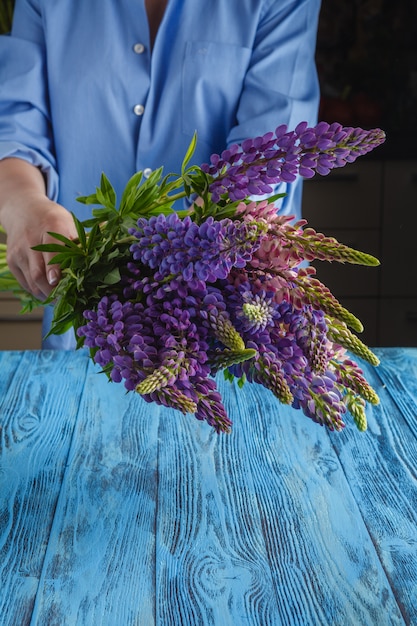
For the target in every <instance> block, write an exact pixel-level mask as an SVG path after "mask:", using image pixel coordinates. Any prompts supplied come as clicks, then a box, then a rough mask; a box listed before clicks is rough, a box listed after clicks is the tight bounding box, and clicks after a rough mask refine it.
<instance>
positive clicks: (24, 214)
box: [0, 158, 77, 300]
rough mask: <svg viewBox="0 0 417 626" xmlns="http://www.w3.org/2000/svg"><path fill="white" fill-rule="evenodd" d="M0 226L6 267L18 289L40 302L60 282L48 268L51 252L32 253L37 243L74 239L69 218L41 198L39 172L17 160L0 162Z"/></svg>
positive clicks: (52, 267)
mask: <svg viewBox="0 0 417 626" xmlns="http://www.w3.org/2000/svg"><path fill="white" fill-rule="evenodd" d="M0 197H1V203H0V222H1V224H2V225H3V227H4V229H5V231H6V233H7V263H8V265H9V268H10V270H11V272H12V273H13V274H14V276H15V277H16V278H17V280H18V281H19V283H20V284H21V285H22V287H23V288H24V289H25V290H26V291H29V292H30V293H32V294H33V295H34V296H35V297H36V298H38V299H40V300H44V299H45V298H46V297H47V296H48V295H49V293H50V292H51V290H52V289H53V287H55V285H57V284H58V282H59V279H60V272H59V267H58V266H57V265H49V261H50V260H51V258H52V257H53V256H54V253H51V252H36V251H34V250H32V247H33V246H36V245H38V244H40V243H51V242H54V243H57V241H56V239H53V237H51V236H50V235H48V232H56V233H61V234H62V235H65V236H66V237H68V238H70V239H71V238H76V237H77V231H76V228H75V225H74V222H73V219H72V216H71V214H70V213H69V211H67V210H66V209H65V208H64V207H62V206H61V205H59V204H57V203H56V202H52V201H51V200H49V198H47V196H46V195H45V184H44V180H43V176H42V174H41V172H40V171H39V170H38V169H37V168H35V167H34V166H32V165H30V164H28V163H26V162H24V161H21V160H19V159H14V158H10V159H4V160H3V161H1V162H0Z"/></svg>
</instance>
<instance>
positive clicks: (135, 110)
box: [133, 104, 145, 115]
mask: <svg viewBox="0 0 417 626" xmlns="http://www.w3.org/2000/svg"><path fill="white" fill-rule="evenodd" d="M144 112H145V107H144V106H143V104H135V106H134V107H133V113H134V114H135V115H143V114H144Z"/></svg>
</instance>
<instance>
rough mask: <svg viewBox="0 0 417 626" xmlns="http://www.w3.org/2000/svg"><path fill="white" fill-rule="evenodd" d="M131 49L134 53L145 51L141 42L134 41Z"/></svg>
mask: <svg viewBox="0 0 417 626" xmlns="http://www.w3.org/2000/svg"><path fill="white" fill-rule="evenodd" d="M133 50H134V52H136V54H143V52H145V46H144V45H143V43H135V45H134V46H133Z"/></svg>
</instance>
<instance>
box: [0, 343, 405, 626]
mask: <svg viewBox="0 0 417 626" xmlns="http://www.w3.org/2000/svg"><path fill="white" fill-rule="evenodd" d="M377 352H378V354H379V356H380V358H381V361H382V364H381V365H380V366H379V367H378V368H376V369H375V370H373V369H372V368H366V375H367V378H368V380H370V382H371V383H372V384H373V386H374V388H375V389H376V391H377V392H378V393H379V395H380V398H381V404H380V405H379V406H377V407H371V408H369V410H368V421H369V429H368V431H367V432H366V433H365V434H363V433H362V434H361V433H359V432H357V431H356V429H355V427H354V426H353V424H352V423H351V422H349V426H348V427H347V428H346V429H345V431H344V432H343V433H339V434H338V433H333V434H332V433H328V432H327V431H325V430H324V429H323V428H320V427H319V426H317V425H315V424H313V423H312V422H311V421H310V420H308V419H307V418H306V417H304V416H303V415H302V414H301V413H300V412H297V411H293V410H291V409H289V408H287V407H282V406H280V405H278V403H277V402H276V401H275V400H274V398H273V397H272V396H271V395H270V394H269V392H267V391H265V390H264V389H263V388H261V387H259V386H256V385H246V386H245V387H244V388H243V390H241V391H237V387H234V386H231V385H230V384H229V383H225V382H222V381H221V379H220V380H219V386H220V387H221V390H222V393H223V395H224V399H225V404H226V406H227V408H228V411H229V414H230V415H231V417H232V418H233V421H234V429H233V432H232V434H231V435H220V436H218V435H216V434H215V433H214V432H212V430H211V429H210V428H209V427H208V426H207V425H206V424H204V423H200V422H198V421H197V420H195V419H194V418H192V417H190V416H182V415H180V414H177V413H176V412H174V411H171V410H168V409H163V408H159V407H156V406H151V405H149V404H146V403H145V402H144V401H143V400H142V399H141V398H140V397H139V396H136V395H134V394H125V392H124V390H123V387H122V386H121V385H116V384H109V383H108V382H107V380H106V379H105V377H104V376H103V375H100V374H98V370H97V368H95V367H94V366H93V365H92V363H91V362H90V361H89V360H88V358H87V357H86V355H85V354H84V353H83V352H81V351H80V352H78V353H70V352H2V353H0V372H1V376H0V426H1V431H0V624H1V626H25V625H27V624H31V625H37V626H38V625H39V626H50V625H54V626H66V625H80V626H81V625H82V626H99V625H103V626H104V625H105V626H142V625H143V626H152V625H153V624H158V625H161V626H168V625H171V624H173V625H177V624H178V625H184V626H189V625H194V624H195V625H206V624H214V625H216V626H217V625H219V626H229V625H230V626H241V625H262V626H263V625H274V626H275V625H279V624H283V625H287V624H290V625H292V624H297V625H302V626H310V625H312V624H317V625H320V626H322V625H328V624H329V625H341V626H346V625H350V624H351V625H352V626H358V625H360V626H364V625H378V626H381V625H384V624H386V625H389V626H392V625H393V624H394V625H395V624H417V349H379V350H378V351H377Z"/></svg>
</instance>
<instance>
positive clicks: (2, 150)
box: [0, 141, 59, 202]
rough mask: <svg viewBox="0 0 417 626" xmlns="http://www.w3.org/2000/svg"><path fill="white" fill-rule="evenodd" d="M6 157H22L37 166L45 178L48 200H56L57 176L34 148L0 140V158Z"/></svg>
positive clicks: (53, 169) (57, 189)
mask: <svg viewBox="0 0 417 626" xmlns="http://www.w3.org/2000/svg"><path fill="white" fill-rule="evenodd" d="M6 158H16V159H22V161H26V162H27V163H30V164H31V165H34V166H35V167H38V168H39V169H40V170H41V172H42V174H43V175H44V178H45V183H46V194H47V196H48V198H49V199H50V200H53V201H54V202H56V201H57V198H58V192H59V178H58V174H57V172H56V170H55V168H54V167H52V165H51V164H50V163H49V161H47V159H45V158H43V157H42V156H41V155H40V154H39V153H38V152H36V150H32V149H31V148H28V147H27V146H24V145H22V144H20V143H18V142H14V141H0V160H2V159H6Z"/></svg>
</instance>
